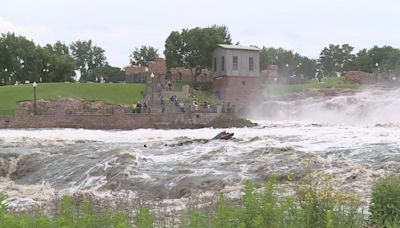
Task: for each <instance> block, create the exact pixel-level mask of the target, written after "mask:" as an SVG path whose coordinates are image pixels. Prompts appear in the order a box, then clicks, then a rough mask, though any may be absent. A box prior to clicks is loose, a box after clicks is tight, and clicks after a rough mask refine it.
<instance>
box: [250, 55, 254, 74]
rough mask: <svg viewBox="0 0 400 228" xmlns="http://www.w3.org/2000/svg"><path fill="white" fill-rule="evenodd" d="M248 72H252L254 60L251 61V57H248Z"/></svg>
mask: <svg viewBox="0 0 400 228" xmlns="http://www.w3.org/2000/svg"><path fill="white" fill-rule="evenodd" d="M249 70H250V71H253V70H254V59H253V57H249Z"/></svg>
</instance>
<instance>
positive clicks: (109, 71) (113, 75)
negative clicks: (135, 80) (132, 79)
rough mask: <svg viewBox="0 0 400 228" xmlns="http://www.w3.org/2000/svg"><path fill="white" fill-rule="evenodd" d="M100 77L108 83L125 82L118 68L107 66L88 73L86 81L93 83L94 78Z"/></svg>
mask: <svg viewBox="0 0 400 228" xmlns="http://www.w3.org/2000/svg"><path fill="white" fill-rule="evenodd" d="M101 76H102V77H104V78H105V80H107V81H110V82H121V81H124V80H125V74H124V72H123V71H122V70H121V69H120V68H118V67H113V66H110V65H108V64H106V65H104V66H101V67H97V68H95V69H93V70H92V71H90V73H89V77H88V80H90V81H95V79H96V77H101Z"/></svg>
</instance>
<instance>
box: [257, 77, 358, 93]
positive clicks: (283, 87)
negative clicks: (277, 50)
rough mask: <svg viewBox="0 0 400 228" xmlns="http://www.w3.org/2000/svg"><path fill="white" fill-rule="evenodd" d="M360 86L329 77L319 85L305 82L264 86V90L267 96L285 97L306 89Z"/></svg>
mask: <svg viewBox="0 0 400 228" xmlns="http://www.w3.org/2000/svg"><path fill="white" fill-rule="evenodd" d="M359 87H360V85H358V84H354V83H350V82H347V81H344V80H343V79H342V78H338V77H329V78H325V79H323V80H322V81H321V82H320V83H319V82H318V81H315V80H311V81H307V82H305V83H302V84H290V85H287V84H265V85H264V90H265V91H266V93H267V94H269V95H286V94H290V93H298V92H302V91H304V89H307V88H315V89H323V88H348V89H357V88H359Z"/></svg>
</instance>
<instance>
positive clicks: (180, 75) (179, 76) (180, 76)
mask: <svg viewBox="0 0 400 228" xmlns="http://www.w3.org/2000/svg"><path fill="white" fill-rule="evenodd" d="M178 81H182V73H181V72H178Z"/></svg>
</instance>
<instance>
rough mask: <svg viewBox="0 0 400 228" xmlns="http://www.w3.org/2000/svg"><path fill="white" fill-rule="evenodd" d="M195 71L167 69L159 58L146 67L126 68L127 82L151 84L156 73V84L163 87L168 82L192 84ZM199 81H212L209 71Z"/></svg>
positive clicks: (204, 70)
mask: <svg viewBox="0 0 400 228" xmlns="http://www.w3.org/2000/svg"><path fill="white" fill-rule="evenodd" d="M146 67H147V71H146ZM194 70H195V69H192V70H191V69H188V68H184V67H175V68H171V69H167V66H166V63H165V59H163V58H157V59H156V60H155V61H151V62H148V64H147V65H146V66H141V65H139V66H138V65H133V66H128V67H125V81H126V82H127V83H146V82H147V83H149V82H151V78H150V75H151V73H154V75H155V77H154V80H155V83H157V82H159V83H161V84H162V85H164V84H165V82H166V81H168V80H171V81H184V82H190V81H192V80H193V74H194ZM197 80H198V81H210V80H211V77H210V76H209V72H208V70H207V69H203V70H202V73H201V74H200V75H199V76H198V77H197Z"/></svg>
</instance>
